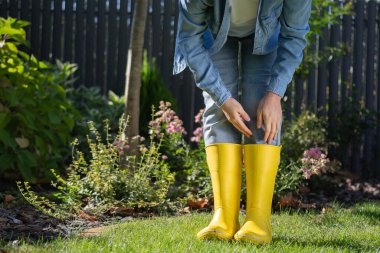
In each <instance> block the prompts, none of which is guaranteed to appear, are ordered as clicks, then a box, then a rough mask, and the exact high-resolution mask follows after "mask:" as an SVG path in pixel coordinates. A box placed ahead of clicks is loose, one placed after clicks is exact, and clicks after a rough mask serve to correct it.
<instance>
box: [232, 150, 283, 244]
mask: <svg viewBox="0 0 380 253" xmlns="http://www.w3.org/2000/svg"><path fill="white" fill-rule="evenodd" d="M281 147H282V145H279V146H276V145H271V144H245V145H244V147H243V150H244V165H245V170H246V182H247V210H246V211H247V212H246V217H245V220H244V223H243V226H242V227H241V229H240V230H239V231H238V232H237V233H236V234H235V236H234V238H235V239H236V240H238V241H248V242H251V243H254V244H264V243H270V242H271V241H272V227H271V224H270V215H271V208H272V199H273V191H274V184H275V178H276V175H277V170H278V165H279V162H280V152H281Z"/></svg>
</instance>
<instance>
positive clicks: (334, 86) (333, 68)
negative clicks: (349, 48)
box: [328, 24, 340, 157]
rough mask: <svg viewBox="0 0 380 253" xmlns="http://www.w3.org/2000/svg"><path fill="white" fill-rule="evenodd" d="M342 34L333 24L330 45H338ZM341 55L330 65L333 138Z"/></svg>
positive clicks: (331, 135)
mask: <svg viewBox="0 0 380 253" xmlns="http://www.w3.org/2000/svg"><path fill="white" fill-rule="evenodd" d="M339 34H340V26H339V25H338V24H336V25H333V26H331V31H330V46H331V47H334V48H336V47H338V41H339ZM339 61H340V59H339V57H333V59H332V60H331V61H330V66H329V72H330V74H329V100H328V105H329V110H328V137H329V139H331V140H335V138H336V122H335V114H336V112H337V110H338V89H339V83H338V82H339V80H338V79H339ZM329 154H330V156H331V157H334V156H335V155H336V150H335V148H334V146H331V147H329Z"/></svg>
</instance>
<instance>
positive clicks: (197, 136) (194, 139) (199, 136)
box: [190, 127, 203, 142]
mask: <svg viewBox="0 0 380 253" xmlns="http://www.w3.org/2000/svg"><path fill="white" fill-rule="evenodd" d="M193 134H194V136H193V137H191V138H190V140H191V141H192V142H200V141H201V139H202V137H203V127H197V128H196V129H195V130H194V132H193Z"/></svg>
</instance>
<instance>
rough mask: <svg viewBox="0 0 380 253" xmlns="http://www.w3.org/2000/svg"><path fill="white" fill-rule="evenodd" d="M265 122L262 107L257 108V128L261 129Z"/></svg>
mask: <svg viewBox="0 0 380 253" xmlns="http://www.w3.org/2000/svg"><path fill="white" fill-rule="evenodd" d="M262 123H263V111H262V110H261V109H260V107H259V108H258V109H257V128H258V129H260V128H261V125H262Z"/></svg>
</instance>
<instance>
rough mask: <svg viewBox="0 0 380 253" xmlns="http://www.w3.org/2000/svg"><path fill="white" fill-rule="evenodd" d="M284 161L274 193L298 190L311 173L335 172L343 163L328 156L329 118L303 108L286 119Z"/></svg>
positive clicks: (283, 147) (283, 141)
mask: <svg viewBox="0 0 380 253" xmlns="http://www.w3.org/2000/svg"><path fill="white" fill-rule="evenodd" d="M281 132H282V133H283V134H282V140H281V142H282V145H283V146H282V150H281V161H280V166H279V170H278V174H277V178H276V186H275V195H277V196H280V195H284V194H285V193H287V192H295V193H297V192H298V191H299V190H300V187H301V186H304V185H305V184H306V182H307V181H306V179H309V178H310V177H311V176H312V175H320V174H322V173H328V172H334V171H335V170H337V169H339V167H340V163H339V162H338V161H336V160H333V161H330V159H328V158H327V155H328V153H327V150H328V147H329V146H336V145H337V144H336V143H335V142H332V141H328V139H327V119H326V117H317V116H316V115H315V114H314V113H312V112H310V111H307V110H306V111H303V112H302V113H301V114H300V115H299V116H298V117H297V118H296V119H294V120H293V121H284V125H283V130H282V131H281Z"/></svg>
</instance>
